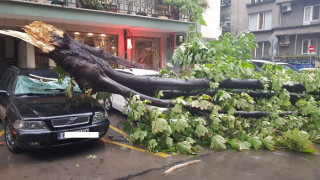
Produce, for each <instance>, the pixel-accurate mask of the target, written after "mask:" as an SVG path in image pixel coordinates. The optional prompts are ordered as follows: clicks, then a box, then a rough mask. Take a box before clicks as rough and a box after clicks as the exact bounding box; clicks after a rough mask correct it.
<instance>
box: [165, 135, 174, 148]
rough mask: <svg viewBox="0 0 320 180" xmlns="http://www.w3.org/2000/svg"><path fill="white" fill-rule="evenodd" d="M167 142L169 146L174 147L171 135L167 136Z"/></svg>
mask: <svg viewBox="0 0 320 180" xmlns="http://www.w3.org/2000/svg"><path fill="white" fill-rule="evenodd" d="M166 144H167V146H168V147H169V148H172V145H173V139H172V138H171V137H167V138H166Z"/></svg>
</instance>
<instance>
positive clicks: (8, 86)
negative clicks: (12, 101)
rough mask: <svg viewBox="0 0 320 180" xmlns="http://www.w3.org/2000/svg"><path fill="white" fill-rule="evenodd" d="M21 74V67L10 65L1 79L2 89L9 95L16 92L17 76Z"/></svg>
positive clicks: (0, 85) (0, 88)
mask: <svg viewBox="0 0 320 180" xmlns="http://www.w3.org/2000/svg"><path fill="white" fill-rule="evenodd" d="M18 74H19V69H18V68H16V67H10V68H8V69H7V70H6V71H5V72H4V74H3V76H2V78H1V80H0V90H4V91H6V92H7V93H8V94H9V95H13V94H14V90H15V86H16V82H17V77H18Z"/></svg>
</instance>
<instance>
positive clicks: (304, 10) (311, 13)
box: [303, 4, 320, 25]
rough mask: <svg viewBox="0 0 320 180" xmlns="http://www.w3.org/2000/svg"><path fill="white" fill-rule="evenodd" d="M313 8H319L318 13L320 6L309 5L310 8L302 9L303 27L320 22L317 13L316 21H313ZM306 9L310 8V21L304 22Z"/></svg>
mask: <svg viewBox="0 0 320 180" xmlns="http://www.w3.org/2000/svg"><path fill="white" fill-rule="evenodd" d="M315 6H319V11H320V4H314V5H311V6H305V7H304V8H303V25H309V24H311V23H312V22H316V21H319V20H320V13H319V15H318V19H313V13H314V12H313V11H314V7H315ZM307 8H311V10H310V16H309V18H310V21H306V9H307Z"/></svg>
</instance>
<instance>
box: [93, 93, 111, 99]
mask: <svg viewBox="0 0 320 180" xmlns="http://www.w3.org/2000/svg"><path fill="white" fill-rule="evenodd" d="M110 97H111V93H107V92H98V93H97V96H96V99H97V100H105V99H108V98H110Z"/></svg>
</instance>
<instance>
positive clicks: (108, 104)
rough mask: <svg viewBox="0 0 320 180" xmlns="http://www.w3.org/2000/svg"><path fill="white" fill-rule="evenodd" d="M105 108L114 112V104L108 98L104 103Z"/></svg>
mask: <svg viewBox="0 0 320 180" xmlns="http://www.w3.org/2000/svg"><path fill="white" fill-rule="evenodd" d="M104 107H105V108H106V110H107V111H109V110H112V103H111V99H110V98H107V99H106V100H105V101H104Z"/></svg>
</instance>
